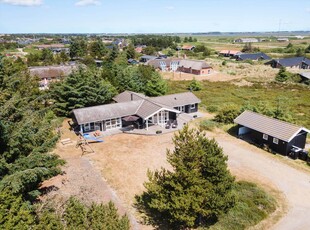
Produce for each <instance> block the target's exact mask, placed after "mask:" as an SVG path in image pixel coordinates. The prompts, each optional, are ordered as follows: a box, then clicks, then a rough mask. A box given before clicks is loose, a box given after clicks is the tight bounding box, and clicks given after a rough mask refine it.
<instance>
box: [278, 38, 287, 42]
mask: <svg viewBox="0 0 310 230" xmlns="http://www.w3.org/2000/svg"><path fill="white" fill-rule="evenodd" d="M277 41H278V42H288V41H289V39H288V38H278V39H277Z"/></svg>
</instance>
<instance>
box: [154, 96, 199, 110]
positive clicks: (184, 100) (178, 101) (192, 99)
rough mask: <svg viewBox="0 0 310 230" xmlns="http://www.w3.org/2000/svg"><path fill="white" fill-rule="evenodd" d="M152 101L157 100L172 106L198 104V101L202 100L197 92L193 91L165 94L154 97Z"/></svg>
mask: <svg viewBox="0 0 310 230" xmlns="http://www.w3.org/2000/svg"><path fill="white" fill-rule="evenodd" d="M152 101H155V102H157V103H160V104H163V105H167V106H170V107H177V106H183V105H189V104H196V103H200V102H201V100H200V99H198V98H197V97H196V96H195V94H193V93H192V92H185V93H176V94H170V95H165V96H160V97H153V98H152Z"/></svg>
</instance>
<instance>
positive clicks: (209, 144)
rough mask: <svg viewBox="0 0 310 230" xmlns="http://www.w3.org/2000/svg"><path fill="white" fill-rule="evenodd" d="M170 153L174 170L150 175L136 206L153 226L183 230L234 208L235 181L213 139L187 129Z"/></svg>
mask: <svg viewBox="0 0 310 230" xmlns="http://www.w3.org/2000/svg"><path fill="white" fill-rule="evenodd" d="M173 143H174V145H175V148H174V150H173V151H170V150H167V160H168V162H169V163H170V164H171V166H172V168H173V170H172V171H169V170H166V169H161V170H159V171H158V170H156V171H155V172H153V173H152V172H148V178H149V181H148V182H146V183H145V184H144V186H145V188H146V191H145V192H144V193H143V194H142V195H141V196H139V197H137V206H138V208H139V209H140V210H141V211H142V212H145V213H146V214H147V215H148V217H149V221H150V223H152V224H153V225H157V226H160V225H163V226H169V228H173V229H180V228H188V227H197V226H200V225H204V224H210V223H213V222H214V221H216V220H217V218H218V217H219V216H220V215H221V214H223V213H225V212H227V211H228V210H229V209H230V208H231V207H232V206H233V205H234V196H233V194H232V186H233V184H234V177H233V176H232V175H231V174H230V172H229V170H228V169H227V163H226V161H227V156H224V154H223V150H222V148H220V147H219V146H218V144H217V143H216V141H215V140H214V139H212V140H209V139H207V138H206V137H205V136H204V134H203V133H202V132H200V131H198V130H193V129H189V128H188V126H185V127H184V128H183V130H182V131H180V132H179V133H178V134H177V135H175V137H174V139H173Z"/></svg>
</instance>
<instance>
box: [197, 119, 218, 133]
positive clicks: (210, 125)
mask: <svg viewBox="0 0 310 230" xmlns="http://www.w3.org/2000/svg"><path fill="white" fill-rule="evenodd" d="M218 127H219V123H217V122H216V121H212V120H204V121H201V122H200V124H199V128H200V129H201V130H207V131H213V130H214V129H215V128H218Z"/></svg>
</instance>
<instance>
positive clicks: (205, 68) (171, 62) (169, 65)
mask: <svg viewBox="0 0 310 230" xmlns="http://www.w3.org/2000/svg"><path fill="white" fill-rule="evenodd" d="M146 65H150V66H153V67H154V68H155V69H158V70H161V71H163V72H166V71H171V72H176V71H178V72H183V73H191V74H196V75H204V74H210V73H211V72H212V70H213V68H212V67H211V66H210V65H208V64H207V63H206V62H205V61H199V60H187V59H180V58H167V59H154V60H150V61H148V62H146Z"/></svg>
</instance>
